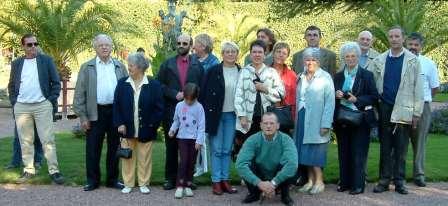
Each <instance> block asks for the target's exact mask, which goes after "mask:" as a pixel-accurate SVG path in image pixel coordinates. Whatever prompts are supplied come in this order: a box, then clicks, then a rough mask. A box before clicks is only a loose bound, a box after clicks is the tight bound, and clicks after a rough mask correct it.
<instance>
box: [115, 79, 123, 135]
mask: <svg viewBox="0 0 448 206" xmlns="http://www.w3.org/2000/svg"><path fill="white" fill-rule="evenodd" d="M121 85H122V84H121V81H119V82H118V84H117V87H116V88H115V92H114V103H113V109H112V122H113V125H114V126H115V127H118V126H120V125H123V124H124V122H123V118H122V116H121V112H120V108H121V105H120V98H121V94H120V90H121Z"/></svg>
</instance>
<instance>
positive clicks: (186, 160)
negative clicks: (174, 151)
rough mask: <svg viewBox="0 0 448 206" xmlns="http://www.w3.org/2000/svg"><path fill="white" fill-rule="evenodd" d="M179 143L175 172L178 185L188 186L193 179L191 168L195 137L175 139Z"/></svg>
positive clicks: (194, 154) (193, 159)
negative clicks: (178, 160)
mask: <svg viewBox="0 0 448 206" xmlns="http://www.w3.org/2000/svg"><path fill="white" fill-rule="evenodd" d="M177 142H178V145H179V153H180V162H179V171H178V172H177V183H176V185H177V186H178V187H190V186H191V183H192V181H193V168H194V163H195V158H196V149H195V148H194V145H195V143H196V140H195V139H177Z"/></svg>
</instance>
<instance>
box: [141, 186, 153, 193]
mask: <svg viewBox="0 0 448 206" xmlns="http://www.w3.org/2000/svg"><path fill="white" fill-rule="evenodd" d="M140 192H141V193H143V194H149V193H150V192H151V190H150V189H149V188H148V187H147V186H141V187H140Z"/></svg>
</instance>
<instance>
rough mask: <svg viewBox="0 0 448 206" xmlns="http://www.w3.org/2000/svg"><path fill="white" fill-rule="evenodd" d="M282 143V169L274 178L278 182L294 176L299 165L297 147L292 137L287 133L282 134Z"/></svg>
mask: <svg viewBox="0 0 448 206" xmlns="http://www.w3.org/2000/svg"><path fill="white" fill-rule="evenodd" d="M280 137H281V138H282V140H281V144H282V148H284V150H283V154H282V157H281V159H280V164H281V165H282V169H281V170H280V171H279V172H278V173H277V175H275V177H274V178H273V179H272V180H274V182H276V183H277V184H281V183H282V182H283V181H285V180H287V179H288V178H291V177H292V176H294V174H295V173H296V171H297V167H298V158H297V149H296V146H295V144H294V142H293V141H292V139H291V138H290V137H288V136H286V135H283V134H282V135H281V136H280Z"/></svg>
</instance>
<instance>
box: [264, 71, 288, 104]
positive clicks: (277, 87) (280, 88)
mask: <svg viewBox="0 0 448 206" xmlns="http://www.w3.org/2000/svg"><path fill="white" fill-rule="evenodd" d="M270 71H271V76H272V85H268V93H267V94H266V95H265V96H266V98H267V99H268V100H269V101H270V102H272V103H276V102H279V101H281V99H280V95H281V96H282V98H285V86H284V85H283V81H282V79H281V78H280V76H279V75H278V73H277V71H275V70H273V69H272V70H270Z"/></svg>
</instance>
